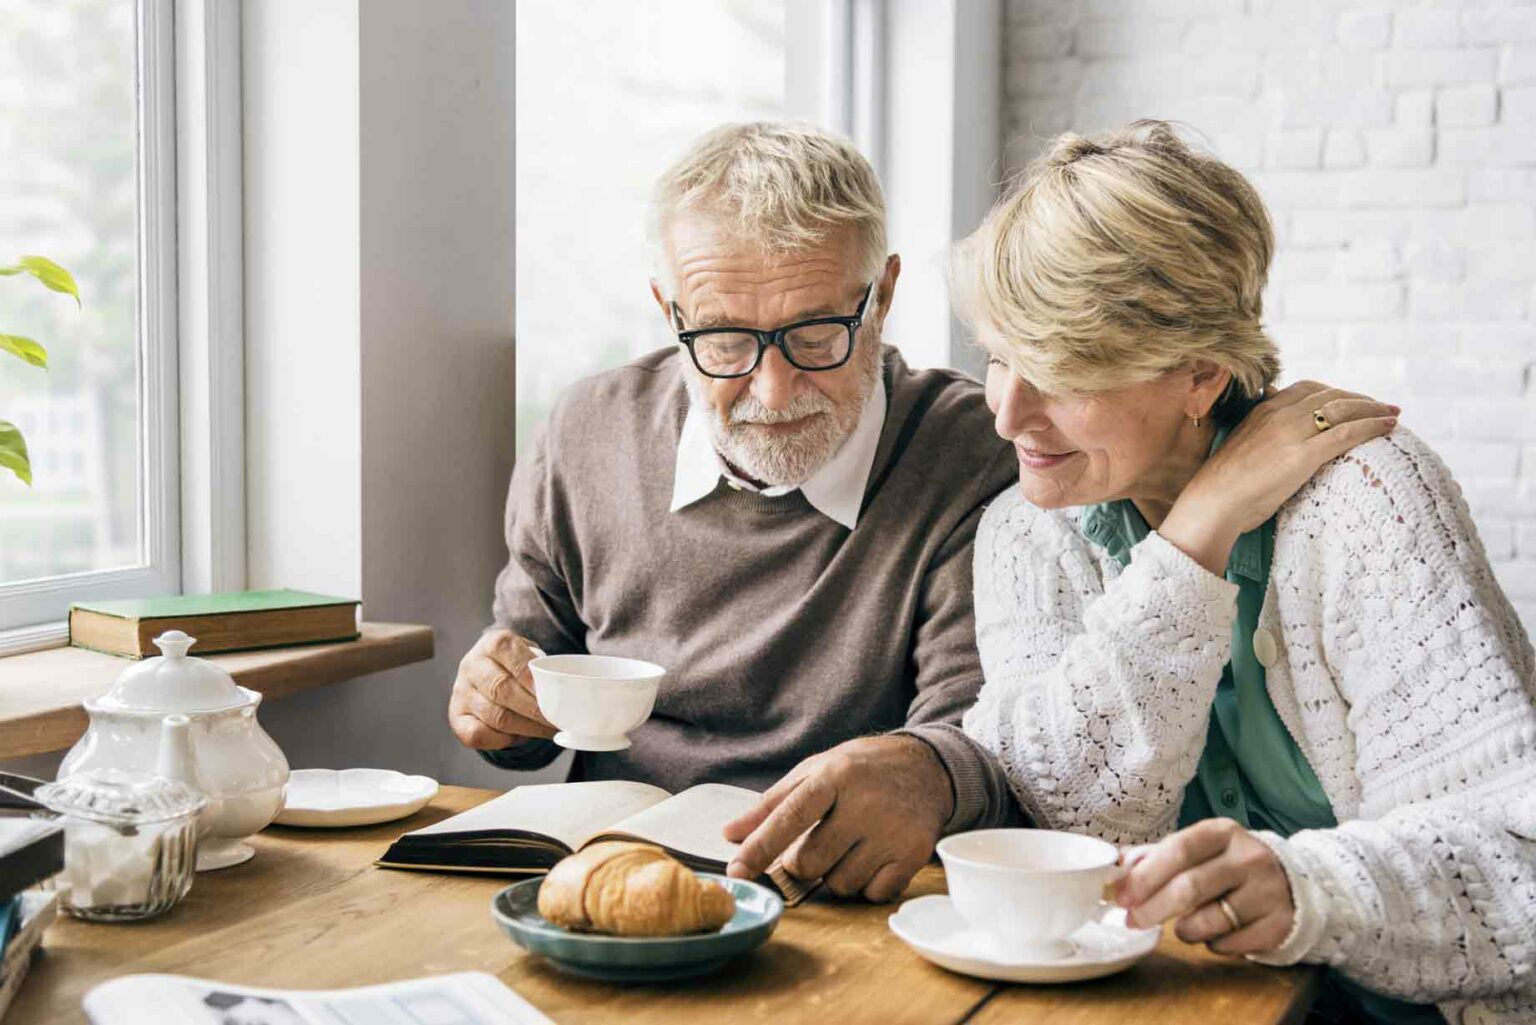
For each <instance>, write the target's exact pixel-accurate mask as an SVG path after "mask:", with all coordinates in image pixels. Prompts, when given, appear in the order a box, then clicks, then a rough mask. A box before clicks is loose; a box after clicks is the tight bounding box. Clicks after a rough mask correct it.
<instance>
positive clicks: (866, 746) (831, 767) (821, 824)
mask: <svg viewBox="0 0 1536 1025" xmlns="http://www.w3.org/2000/svg"><path fill="white" fill-rule="evenodd" d="M953 805H954V795H953V792H952V787H951V783H950V779H949V773H948V771H946V770H945V768H944V763H943V762H941V761H939V756H938V755H937V754H935V753H934V751H933V749H932V748H930V747H929V746H928V745H927V744H925V743H924V742H923V741H921V740H918V739H917V738H916V737H909V736H889V737H865V738H861V739H859V740H850V741H847V742H846V743H843V744H839V745H838V746H837V747H834V748H833V749H832V750H830V751H828V752H826V753H824V754H819V755H815V756H813V757H811V758H807V759H806V760H805V761H803V762H801V763H800V764H799V765H797V766H795V768H794V769H793V770H792V771H791V772H790V773H789V774H788V775H787V776H785V777H784V778H783V779H781V780H779V782H777V783H775V784H774V785H773V787H772V788H771V789H769V791H768V792H767V793H766V794H764V795H763V799H762V801H760V802H759V803H758V805H757V807H755V808H753V809H752V810H751V811H749V812H747V813H746V814H745V815H742V816H741V817H740V818H737V819H734V820H732V821H731V822H728V823H726V826H725V838H726V839H727V840H730V841H733V842H738V843H740V844H741V849H740V850H738V851H737V852H736V857H735V859H734V860H733V861H732V862H731V864H730V866H729V867H728V868H727V870H726V871H727V874H728V875H732V876H735V877H736V878H738V879H751V878H754V877H755V876H757V875H760V874H761V873H762V872H763V871H764V870H765V869H766V868H767V867H768V866H769V865H770V864H772V863H773V861H774V859H776V858H780V856H781V855H782V859H781V860H782V863H783V865H784V868H785V869H786V870H787V871H788V872H789V874H790V875H792V876H795V877H796V878H799V879H825V881H826V885H827V888H828V889H829V890H831V891H832V892H833V893H835V894H837V895H838V896H842V897H851V896H853V895H854V894H857V893H862V894H863V895H864V896H865V898H867V899H868V900H872V901H877V902H884V901H889V900H895V899H896V898H897V897H898V896H900V895H901V892H902V891H903V890H904V889H906V886H907V883H908V882H909V881H910V880H911V878H912V876H913V875H915V874H916V873H917V870H918V869H920V868H922V867H923V865H925V864H927V862H928V858H929V857H930V856H931V855H932V854H933V845H934V844H935V843H937V842H938V839H939V831H940V830H941V829H942V828H943V826H944V823H945V822H946V821H947V820H948V819H949V815H950V812H951V810H952V809H953Z"/></svg>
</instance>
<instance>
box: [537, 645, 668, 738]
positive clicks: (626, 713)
mask: <svg viewBox="0 0 1536 1025" xmlns="http://www.w3.org/2000/svg"><path fill="white" fill-rule="evenodd" d="M528 669H529V671H530V672H532V673H533V686H534V694H535V695H536V696H537V697H538V699H539V711H540V712H542V713H543V714H544V718H546V719H548V720H549V721H550V722H552V723H554V724H555V726H556V727H557V728H558V729H559V730H560V732H559V733H556V734H555V743H557V744H559V745H560V746H561V747H569V748H574V749H575V750H577V751H621V750H623V749H624V748H626V747H628V746H629V737H628V736H627V734H628V733H629V731H630V730H632V729H634V728H635V727H636V726H639V725H640V724H641V723H643V722H645V720H647V719H649V718H650V716H651V707H652V706H653V705H655V703H656V689H657V687H658V686H659V685H660V683H661V678H662V677H663V676H665V675H666V674H667V671H666V670H665V669H663V668H662V667H661V666H658V665H655V664H653V663H650V662H642V661H640V660H639V659H636V658H617V657H615V656H612V655H541V656H540V657H539V658H536V659H534V660H533V661H532V662H529V663H528Z"/></svg>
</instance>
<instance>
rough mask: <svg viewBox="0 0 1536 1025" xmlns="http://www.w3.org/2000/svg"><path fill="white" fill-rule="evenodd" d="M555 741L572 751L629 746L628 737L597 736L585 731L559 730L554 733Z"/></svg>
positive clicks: (617, 748)
mask: <svg viewBox="0 0 1536 1025" xmlns="http://www.w3.org/2000/svg"><path fill="white" fill-rule="evenodd" d="M555 743H556V744H559V745H560V746H561V747H568V748H570V749H571V750H572V751H623V750H625V749H626V748H628V747H629V738H628V737H598V736H593V735H591V734H586V733H572V732H571V731H570V730H561V731H560V732H559V733H556V734H555Z"/></svg>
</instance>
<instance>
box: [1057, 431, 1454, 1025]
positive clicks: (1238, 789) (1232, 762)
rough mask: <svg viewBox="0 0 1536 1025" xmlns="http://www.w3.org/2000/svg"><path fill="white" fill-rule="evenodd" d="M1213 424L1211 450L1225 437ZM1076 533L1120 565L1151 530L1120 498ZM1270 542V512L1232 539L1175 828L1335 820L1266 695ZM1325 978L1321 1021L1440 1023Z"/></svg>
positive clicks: (1308, 825) (1270, 826) (1303, 825)
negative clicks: (1211, 668) (1223, 616)
mask: <svg viewBox="0 0 1536 1025" xmlns="http://www.w3.org/2000/svg"><path fill="white" fill-rule="evenodd" d="M1227 433H1228V429H1222V430H1218V431H1217V433H1216V439H1215V441H1214V442H1213V443H1212V445H1211V451H1212V452H1214V451H1216V449H1217V448H1219V447H1220V446H1221V443H1222V442H1223V441H1225V440H1226V435H1227ZM1080 529H1081V531H1082V534H1083V536H1084V537H1085V538H1087V539H1088V540H1089V541H1091V542H1093V543H1094V544H1096V545H1098V546H1099V547H1100V548H1102V549H1104V551H1105V552H1107V553H1108V554H1109V556H1110V557H1111V558H1113V559H1114V560H1115V561H1116V562H1118V563H1119V564H1120V566H1121V568H1124V567H1126V566H1129V565H1130V563H1131V549H1132V548H1134V547H1136V545H1137V544H1139V543H1140V542H1141V541H1142V539H1143V538H1145V537H1146V536H1147V535H1148V534H1149V533H1151V528H1150V527H1148V526H1147V521H1146V520H1145V519H1143V518H1142V515H1141V513H1140V511H1139V510H1137V508H1136V506H1135V505H1134V504H1132V503H1131V502H1130V501H1129V500H1120V501H1116V502H1105V503H1103V504H1100V505H1091V506H1088V507H1087V508H1085V509H1084V510H1083V517H1082V524H1081V527H1080ZM1274 549H1275V521H1274V519H1273V518H1271V519H1270V520H1268V521H1267V522H1265V523H1264V524H1263V525H1261V526H1260V527H1259V528H1258V529H1257V530H1251V531H1249V532H1248V533H1246V534H1244V535H1242V536H1241V537H1239V538H1238V539H1237V542H1236V543H1235V544H1233V546H1232V554H1231V555H1230V556H1229V557H1228V559H1227V572H1226V578H1227V580H1228V581H1230V582H1231V583H1234V584H1236V585H1237V618H1236V619H1235V620H1234V621H1233V623H1232V659H1231V661H1229V662H1228V663H1227V664H1226V665H1225V666H1224V667H1223V668H1222V671H1221V682H1220V683H1219V684H1217V686H1216V697H1215V700H1213V701H1212V702H1211V722H1210V727H1209V728H1208V730H1207V731H1206V735H1205V748H1204V750H1203V751H1201V753H1200V763H1199V765H1198V766H1197V767H1196V769H1195V778H1194V779H1193V780H1191V781H1190V783H1189V785H1188V786H1187V787H1185V788H1184V804H1183V806H1182V807H1181V808H1180V809H1179V826H1180V828H1182V827H1184V826H1188V825H1190V824H1192V823H1195V822H1198V821H1200V820H1201V819H1209V818H1216V817H1225V818H1229V819H1235V820H1236V821H1238V822H1239V823H1241V824H1242V825H1243V826H1245V827H1246V828H1248V829H1264V830H1268V831H1270V832H1272V833H1278V834H1279V835H1280V836H1290V835H1291V834H1292V833H1296V832H1299V831H1300V830H1303V829H1327V828H1329V827H1330V826H1334V825H1336V824H1337V822H1336V821H1335V819H1334V817H1333V805H1332V804H1331V803H1329V800H1328V795H1327V794H1326V793H1325V792H1324V791H1323V786H1322V784H1321V783H1319V782H1318V779H1317V774H1316V773H1315V772H1313V771H1312V766H1311V765H1310V764H1308V762H1307V759H1306V756H1305V755H1303V754H1302V752H1301V748H1300V746H1298V745H1297V743H1296V739H1295V738H1294V737H1292V736H1291V732H1290V730H1288V729H1286V726H1285V723H1284V722H1283V721H1282V720H1281V718H1280V714H1279V713H1278V712H1276V711H1275V705H1274V702H1272V701H1270V700H1269V689H1268V681H1267V679H1266V677H1265V674H1264V667H1265V666H1266V665H1273V664H1274V661H1275V659H1276V658H1277V657H1278V654H1279V647H1278V645H1279V642H1280V638H1278V637H1276V636H1274V635H1273V634H1272V633H1271V632H1270V631H1269V630H1266V629H1264V628H1262V627H1260V626H1259V611H1260V610H1261V609H1262V608H1263V607H1264V592H1265V590H1267V589H1268V587H1269V566H1270V561H1271V559H1270V557H1271V555H1273V553H1274ZM1328 975H1329V978H1328V982H1329V985H1328V986H1325V987H1324V990H1323V994H1322V996H1321V997H1320V999H1319V1001H1318V1005H1317V1007H1316V1008H1315V1009H1314V1010H1315V1011H1317V1012H1318V1017H1319V1018H1320V1019H1321V1020H1323V1021H1329V1020H1334V1021H1340V1022H1348V1021H1361V1020H1364V1021H1369V1022H1377V1023H1380V1025H1425V1023H1443V1022H1444V1021H1445V1019H1444V1017H1443V1016H1442V1015H1441V1014H1440V1012H1439V1011H1438V1010H1436V1008H1435V1007H1434V1005H1432V1004H1409V1003H1405V1002H1403V1001H1400V1000H1394V999H1391V998H1390V997H1386V996H1382V995H1381V994H1379V993H1374V992H1372V991H1370V990H1367V989H1365V988H1363V987H1361V986H1359V985H1358V984H1356V983H1354V982H1351V981H1350V980H1349V979H1347V978H1345V977H1343V976H1342V975H1340V974H1339V973H1337V972H1332V971H1330V972H1329V973H1328Z"/></svg>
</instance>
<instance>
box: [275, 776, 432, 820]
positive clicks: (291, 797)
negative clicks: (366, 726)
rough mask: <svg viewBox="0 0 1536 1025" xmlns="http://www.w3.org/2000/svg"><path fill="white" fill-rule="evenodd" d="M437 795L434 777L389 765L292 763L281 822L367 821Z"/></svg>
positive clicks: (412, 809) (408, 811) (400, 814)
mask: <svg viewBox="0 0 1536 1025" xmlns="http://www.w3.org/2000/svg"><path fill="white" fill-rule="evenodd" d="M436 796H437V780H435V779H431V778H429V777H427V776H407V775H405V774H404V773H400V772H395V771H393V770H391V769H295V770H294V771H293V773H292V774H291V775H290V776H289V777H288V792H287V795H286V799H285V802H284V805H283V810H282V812H280V813H279V814H278V816H277V824H278V825H280V826H307V827H312V828H336V827H339V826H371V825H374V824H375V823H379V822H392V821H394V820H395V819H403V818H405V816H407V815H413V814H415V813H416V812H418V811H420V810H421V809H422V808H423V807H425V806H426V803H427V802H428V801H430V800H432V798H434V797H436Z"/></svg>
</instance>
